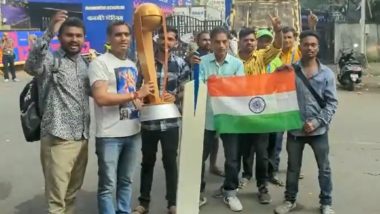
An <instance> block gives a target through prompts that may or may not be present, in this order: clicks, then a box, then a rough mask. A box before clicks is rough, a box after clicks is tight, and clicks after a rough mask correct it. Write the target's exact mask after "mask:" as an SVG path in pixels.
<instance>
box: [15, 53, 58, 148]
mask: <svg viewBox="0 0 380 214" xmlns="http://www.w3.org/2000/svg"><path fill="white" fill-rule="evenodd" d="M53 56H54V57H53V69H55V70H57V71H58V69H59V67H60V66H61V58H59V57H58V56H57V55H56V53H54V54H53ZM53 73H54V72H53ZM53 73H52V75H54V74H53ZM50 82H51V81H49V83H48V84H47V85H50V84H51V83H50ZM19 104H20V112H21V115H20V118H21V126H22V131H23V133H24V137H25V140H26V141H27V142H34V141H39V140H40V136H41V121H42V115H43V113H42V109H40V106H39V92H38V81H37V77H34V78H33V79H32V80H31V81H30V82H29V83H28V84H26V86H25V87H24V89H23V90H22V92H21V94H20V103H19Z"/></svg>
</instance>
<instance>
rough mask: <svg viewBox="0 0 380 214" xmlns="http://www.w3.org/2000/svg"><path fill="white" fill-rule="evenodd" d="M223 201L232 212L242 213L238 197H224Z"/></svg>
mask: <svg viewBox="0 0 380 214" xmlns="http://www.w3.org/2000/svg"><path fill="white" fill-rule="evenodd" d="M223 201H224V203H225V204H227V205H228V207H230V209H231V210H232V211H234V212H240V211H243V205H241V202H240V200H239V198H238V197H236V196H229V197H224V198H223Z"/></svg>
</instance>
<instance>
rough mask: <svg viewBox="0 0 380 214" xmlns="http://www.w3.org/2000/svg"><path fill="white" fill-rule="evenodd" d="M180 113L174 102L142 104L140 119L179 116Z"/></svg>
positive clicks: (148, 119)
mask: <svg viewBox="0 0 380 214" xmlns="http://www.w3.org/2000/svg"><path fill="white" fill-rule="evenodd" d="M179 117H181V114H180V113H179V111H178V108H177V106H176V105H175V104H174V103H165V104H156V105H144V106H143V107H142V108H141V110H140V121H141V122H144V121H152V120H162V119H170V118H179Z"/></svg>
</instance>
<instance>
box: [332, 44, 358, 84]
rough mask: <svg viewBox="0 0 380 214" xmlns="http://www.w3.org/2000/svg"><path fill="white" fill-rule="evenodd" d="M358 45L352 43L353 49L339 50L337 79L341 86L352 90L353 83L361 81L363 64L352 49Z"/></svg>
mask: <svg viewBox="0 0 380 214" xmlns="http://www.w3.org/2000/svg"><path fill="white" fill-rule="evenodd" d="M358 46H359V45H358V44H354V48H353V49H340V50H339V53H340V58H339V61H338V81H339V83H340V84H341V85H342V87H343V88H345V89H347V90H349V91H354V90H355V84H358V83H361V81H362V79H361V78H362V74H363V66H362V64H361V62H360V61H359V60H358V58H357V56H356V52H355V51H354V49H356V48H357V47H358Z"/></svg>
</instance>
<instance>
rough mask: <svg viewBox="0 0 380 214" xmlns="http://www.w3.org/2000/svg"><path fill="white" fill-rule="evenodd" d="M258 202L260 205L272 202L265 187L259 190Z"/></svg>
mask: <svg viewBox="0 0 380 214" xmlns="http://www.w3.org/2000/svg"><path fill="white" fill-rule="evenodd" d="M259 202H260V204H269V203H270V202H272V197H271V196H270V194H269V192H268V189H267V188H266V187H262V188H260V189H259Z"/></svg>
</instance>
